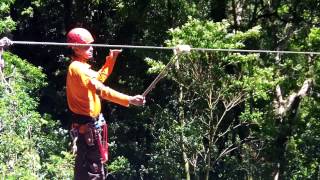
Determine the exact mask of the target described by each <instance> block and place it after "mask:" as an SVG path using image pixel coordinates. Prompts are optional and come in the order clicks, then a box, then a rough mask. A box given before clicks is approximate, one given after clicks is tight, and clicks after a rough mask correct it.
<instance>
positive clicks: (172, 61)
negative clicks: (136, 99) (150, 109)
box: [142, 54, 178, 97]
mask: <svg viewBox="0 0 320 180" xmlns="http://www.w3.org/2000/svg"><path fill="white" fill-rule="evenodd" d="M177 60H178V55H177V54H175V55H173V56H172V58H171V59H170V61H169V62H168V64H167V65H166V66H165V67H164V68H163V70H162V71H161V72H160V73H159V74H158V76H157V77H156V78H155V79H154V80H153V81H152V83H151V84H150V85H149V87H148V88H147V89H146V90H145V91H144V92H143V94H142V96H144V97H146V95H147V94H148V93H149V92H150V91H151V90H152V89H153V88H154V87H155V86H156V84H157V83H158V82H159V81H160V80H161V79H162V78H163V77H164V76H165V74H166V72H167V71H168V69H169V68H170V67H171V66H172V64H174V62H176V61H177Z"/></svg>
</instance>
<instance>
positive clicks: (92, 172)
mask: <svg viewBox="0 0 320 180" xmlns="http://www.w3.org/2000/svg"><path fill="white" fill-rule="evenodd" d="M74 179H75V180H104V179H105V174H104V167H103V164H102V163H101V155H100V151H99V147H98V144H97V142H96V140H94V144H93V145H91V146H89V145H88V144H87V143H86V140H85V136H84V135H83V134H79V135H78V140H77V155H76V161H75V168H74Z"/></svg>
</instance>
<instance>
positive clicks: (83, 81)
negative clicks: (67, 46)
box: [67, 60, 129, 117]
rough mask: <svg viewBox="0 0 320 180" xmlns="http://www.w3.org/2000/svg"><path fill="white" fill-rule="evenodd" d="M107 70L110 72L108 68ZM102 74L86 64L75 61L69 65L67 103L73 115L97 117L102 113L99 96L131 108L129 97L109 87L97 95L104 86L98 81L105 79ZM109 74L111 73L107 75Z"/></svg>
mask: <svg viewBox="0 0 320 180" xmlns="http://www.w3.org/2000/svg"><path fill="white" fill-rule="evenodd" d="M105 69H106V70H107V71H108V68H105ZM100 74H101V73H100V71H99V73H98V72H96V71H94V70H92V69H90V65H89V64H88V63H85V62H80V61H76V60H75V61H73V62H72V63H71V64H70V65H69V68H68V73H67V101H68V106H69V109H70V110H71V111H72V112H73V113H76V114H80V115H86V116H91V117H97V116H98V115H99V114H100V111H101V102H100V97H99V95H100V96H101V97H102V98H103V99H106V100H109V101H112V102H114V103H117V104H120V105H123V106H129V96H127V95H125V94H122V93H119V92H117V91H115V90H113V89H111V88H109V87H106V86H103V88H102V89H101V90H100V92H99V95H98V94H97V91H96V89H97V87H99V86H100V87H101V85H102V83H101V82H99V81H98V79H100V80H103V79H104V78H101V76H100ZM109 74H110V71H109V72H108V73H107V75H109ZM106 77H107V76H106ZM105 79H106V78H105ZM105 79H104V80H105ZM99 83H100V84H99Z"/></svg>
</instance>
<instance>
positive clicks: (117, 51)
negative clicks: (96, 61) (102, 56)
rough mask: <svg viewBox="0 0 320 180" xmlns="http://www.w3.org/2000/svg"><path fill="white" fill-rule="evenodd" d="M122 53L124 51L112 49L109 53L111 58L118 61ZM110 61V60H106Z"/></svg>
mask: <svg viewBox="0 0 320 180" xmlns="http://www.w3.org/2000/svg"><path fill="white" fill-rule="evenodd" d="M121 52H122V49H111V50H110V52H109V57H111V58H112V59H113V60H116V59H117V57H118V55H119V54H120V53H121ZM106 59H108V58H106Z"/></svg>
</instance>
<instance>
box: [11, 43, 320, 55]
mask: <svg viewBox="0 0 320 180" xmlns="http://www.w3.org/2000/svg"><path fill="white" fill-rule="evenodd" d="M12 43H13V44H20V45H43V46H93V47H109V48H127V49H158V50H174V49H175V47H162V46H135V45H110V44H78V43H58V42H36V41H12ZM190 50H192V51H222V52H245V53H273V54H274V53H281V54H308V55H320V52H312V51H276V50H263V49H227V48H226V49H223V48H191V49H190Z"/></svg>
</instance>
